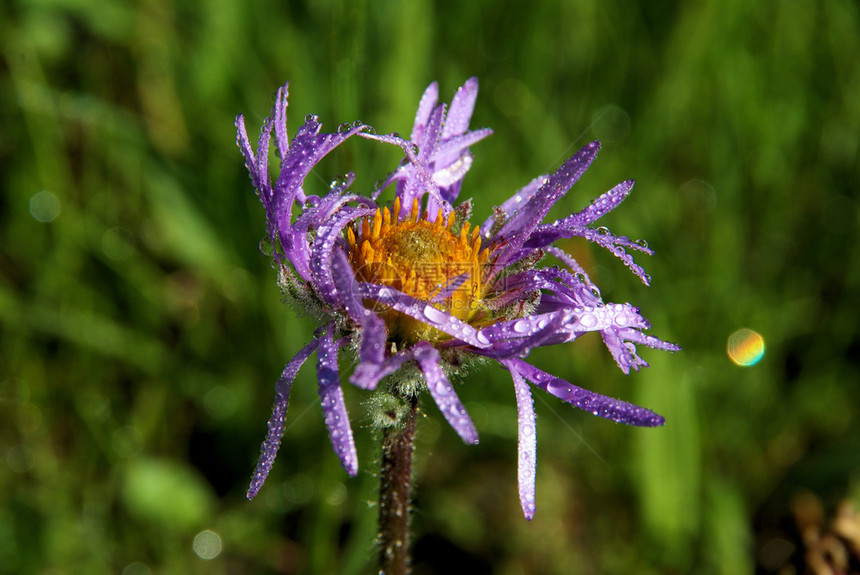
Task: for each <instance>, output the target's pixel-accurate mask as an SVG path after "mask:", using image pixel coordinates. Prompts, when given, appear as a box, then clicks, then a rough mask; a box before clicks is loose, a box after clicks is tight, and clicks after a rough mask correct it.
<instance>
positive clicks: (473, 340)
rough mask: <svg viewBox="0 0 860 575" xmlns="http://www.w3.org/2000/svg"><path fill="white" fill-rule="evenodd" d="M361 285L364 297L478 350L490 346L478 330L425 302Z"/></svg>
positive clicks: (393, 291) (369, 285)
mask: <svg viewBox="0 0 860 575" xmlns="http://www.w3.org/2000/svg"><path fill="white" fill-rule="evenodd" d="M359 285H360V289H361V295H362V297H365V298H368V299H372V300H375V301H378V302H379V303H383V304H385V305H387V306H389V307H391V308H393V309H395V310H397V311H399V312H402V313H405V314H406V315H408V316H410V317H414V318H415V319H417V320H419V321H422V322H424V323H426V324H427V325H430V326H433V327H435V328H436V329H438V330H439V331H441V332H443V333H447V334H448V335H450V336H451V337H453V338H456V339H459V340H460V341H462V342H464V343H467V344H469V345H472V346H475V347H477V348H486V347H489V346H490V342H489V341H488V340H487V339H486V338H484V337H483V336H482V335H481V334H480V333H479V331H478V330H477V329H475V328H474V327H472V326H471V325H469V324H467V323H465V322H463V321H462V320H460V319H458V318H457V317H455V316H453V315H451V314H450V313H448V312H445V311H442V310H440V309H438V308H436V307H433V306H432V305H431V304H429V303H427V302H425V301H421V300H419V299H416V298H414V297H412V296H410V295H407V294H405V293H403V292H402V291H400V290H397V289H394V288H392V287H389V286H383V285H376V284H370V283H364V282H362V283H360V284H359Z"/></svg>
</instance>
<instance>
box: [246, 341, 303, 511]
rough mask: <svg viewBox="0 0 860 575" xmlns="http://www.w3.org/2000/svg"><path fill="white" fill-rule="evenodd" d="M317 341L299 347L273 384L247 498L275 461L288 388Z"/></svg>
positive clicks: (260, 482)
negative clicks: (272, 400)
mask: <svg viewBox="0 0 860 575" xmlns="http://www.w3.org/2000/svg"><path fill="white" fill-rule="evenodd" d="M319 343H320V342H319V340H317V339H315V340H313V341H312V342H310V343H309V344H307V345H306V346H305V347H303V348H302V349H300V350H299V353H297V354H296V355H295V356H294V357H293V359H291V360H290V361H289V362H288V363H287V365H286V367H285V368H284V372H283V373H282V374H281V377H280V378H279V379H278V383H276V384H275V405H274V407H273V408H272V416H271V417H270V418H269V424H268V427H269V432H268V433H267V434H266V439H265V441H263V444H262V446H261V447H260V451H261V453H260V459H259V461H258V462H257V467H256V469H254V475H253V476H252V477H251V485H250V486H249V487H248V494H247V497H248V499H253V498H254V497H255V496H256V495H257V493H258V492H259V491H260V488H261V487H262V486H263V483H264V482H265V481H266V477H268V476H269V471H271V469H272V464H273V463H274V462H275V456H276V455H277V454H278V448H279V447H280V445H281V437H282V436H283V435H284V423H285V422H286V419H287V406H288V405H289V402H290V389H292V386H293V380H294V379H295V378H296V374H297V373H298V372H299V369H300V368H301V367H302V364H303V363H304V362H305V361H306V360H307V359H308V357H309V356H310V355H311V354H312V353H313V352H314V350H316V348H317V347H318V346H319Z"/></svg>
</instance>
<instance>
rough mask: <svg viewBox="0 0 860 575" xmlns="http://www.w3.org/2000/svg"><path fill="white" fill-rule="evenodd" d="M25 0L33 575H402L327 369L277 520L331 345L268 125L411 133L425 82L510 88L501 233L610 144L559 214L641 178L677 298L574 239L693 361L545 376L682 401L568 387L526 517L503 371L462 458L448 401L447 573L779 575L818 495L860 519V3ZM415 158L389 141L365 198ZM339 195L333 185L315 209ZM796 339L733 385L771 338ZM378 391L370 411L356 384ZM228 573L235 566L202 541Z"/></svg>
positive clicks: (443, 466)
mask: <svg viewBox="0 0 860 575" xmlns="http://www.w3.org/2000/svg"><path fill="white" fill-rule="evenodd" d="M524 6H525V5H523V4H520V3H514V2H507V3H498V2H489V1H483V2H451V1H443V2H429V1H427V0H415V1H412V2H400V3H372V2H368V1H367V0H357V1H353V2H345V1H343V0H325V1H321V2H306V3H303V2H295V1H291V2H283V1H274V0H261V1H259V2H238V1H235V0H214V1H212V2H208V3H201V2H192V1H190V0H183V1H179V2H166V1H164V0H142V1H141V2H136V3H126V2H116V1H115V2H96V1H93V0H72V1H66V0H63V1H60V0H35V1H24V0H10V1H6V2H3V3H2V4H0V46H2V58H0V114H2V116H0V124H2V128H0V174H2V175H0V178H2V193H0V233H2V238H0V242H2V245H0V326H2V331H0V366H2V367H0V572H3V573H50V574H63V573H123V574H124V575H135V574H137V575H143V574H147V573H165V574H170V573H177V574H179V573H182V574H185V573H215V574H217V573H231V574H232V573H237V574H238V573H344V574H359V573H371V572H373V563H374V561H373V554H374V551H373V537H374V529H375V513H376V510H375V508H374V505H373V503H372V502H373V501H374V498H375V488H376V487H375V464H376V452H375V447H374V445H375V443H374V438H373V437H372V432H371V431H370V430H369V429H368V428H367V427H366V426H367V421H366V420H365V419H364V418H363V417H362V415H361V414H362V407H361V402H362V401H363V399H364V394H363V393H362V392H360V391H359V390H356V389H352V388H348V389H346V393H347V401H348V405H349V406H350V410H351V413H352V414H353V419H354V426H355V431H356V436H357V441H358V444H359V456H360V459H361V471H360V473H359V476H358V477H357V478H355V479H352V478H349V477H348V476H347V475H346V474H345V472H343V471H342V470H341V469H340V468H339V466H338V464H337V460H336V458H335V457H334V455H333V454H332V453H331V451H330V448H329V444H328V440H327V438H326V434H325V428H324V425H323V422H322V418H321V417H320V408H319V406H318V399H317V397H316V391H315V382H314V373H313V371H314V370H313V369H312V368H306V369H305V370H304V371H303V372H302V373H301V374H300V377H299V379H298V381H297V384H296V386H295V387H294V391H293V397H292V401H291V408H290V412H289V429H288V430H287V433H286V435H285V437H284V442H283V445H282V449H281V454H280V457H279V459H278V461H277V462H276V464H275V468H274V471H273V474H272V476H271V477H270V479H269V481H268V483H267V484H266V486H265V487H264V489H263V492H262V493H261V495H260V497H259V498H258V499H256V500H255V501H254V502H251V503H249V502H247V501H246V500H245V499H244V491H245V488H246V486H247V482H248V479H249V476H250V472H251V470H252V469H253V465H254V463H255V461H256V457H257V453H258V446H259V443H260V441H261V440H262V438H263V435H264V432H265V421H266V419H267V417H268V413H269V408H270V406H271V401H272V398H273V384H274V381H275V379H276V377H277V375H278V374H279V373H280V370H281V368H282V365H283V363H284V362H285V361H286V360H287V359H288V358H289V357H291V356H292V354H294V353H295V352H296V351H297V350H298V349H299V348H300V346H301V345H303V343H304V342H305V341H306V340H308V338H309V337H310V336H311V332H312V326H311V325H310V324H309V323H307V322H306V321H305V320H304V319H302V318H300V317H297V315H296V314H295V313H294V312H293V311H292V310H290V309H288V308H286V307H284V306H282V305H281V304H280V301H279V297H280V296H279V293H278V291H277V288H276V286H275V283H274V274H273V272H272V271H271V269H270V268H269V262H268V261H267V259H266V257H264V256H263V255H262V254H261V253H260V252H259V251H258V247H257V242H258V240H259V239H260V238H262V237H263V234H264V214H263V210H262V208H261V207H260V206H259V204H258V202H257V200H256V198H255V197H254V194H253V190H252V187H251V185H250V183H249V181H248V179H247V175H246V173H245V170H244V167H243V165H242V159H241V156H240V154H239V152H238V150H237V149H236V148H235V134H234V128H233V118H234V116H235V115H236V114H237V113H240V112H242V113H244V114H245V116H246V118H247V120H248V123H249V126H250V127H251V128H249V129H251V130H252V129H254V128H253V126H257V125H259V123H260V122H261V120H262V118H263V117H264V116H266V115H267V114H268V113H269V108H270V106H271V104H272V94H273V93H274V91H275V90H276V88H277V87H278V86H280V85H282V83H283V82H284V81H285V80H290V82H291V84H290V88H291V101H290V112H291V114H292V116H291V118H292V119H291V122H290V126H291V128H292V129H295V127H296V126H298V125H299V124H300V121H301V120H300V119H301V118H302V117H303V116H304V115H305V114H307V113H310V112H313V113H317V114H319V115H320V117H321V119H322V120H323V122H324V123H326V125H327V127H328V128H329V129H333V128H334V127H335V126H336V125H337V124H339V123H340V122H347V121H353V120H356V119H360V120H363V121H365V122H367V123H370V124H372V125H374V126H375V127H376V128H377V129H378V130H379V131H381V132H383V131H384V132H389V131H400V132H402V133H408V132H409V130H410V129H411V124H412V118H413V114H414V110H415V106H416V105H417V101H418V98H419V97H420V95H421V93H422V91H423V89H424V88H425V87H426V85H427V84H428V83H429V82H430V81H432V80H438V81H439V82H440V87H441V91H442V94H443V97H444V98H445V99H446V100H448V99H450V96H451V95H452V94H453V92H454V90H455V89H456V88H457V87H458V86H459V85H461V84H462V82H463V81H464V80H465V79H466V78H468V77H469V76H471V75H477V76H478V77H479V78H480V82H481V93H480V95H479V98H478V103H477V107H476V112H475V116H474V119H473V124H472V125H473V126H490V127H492V128H494V129H495V135H494V136H493V137H492V138H490V139H489V140H487V141H485V142H482V143H480V144H479V145H477V146H476V147H475V148H473V151H474V152H475V154H476V162H475V165H474V168H473V170H472V173H470V174H469V176H468V177H467V179H466V182H465V186H464V191H463V194H464V197H469V196H472V197H474V198H475V202H476V206H477V207H476V216H477V218H478V219H482V218H483V217H486V215H488V214H489V213H490V210H491V206H492V205H494V204H498V203H500V202H501V201H503V200H504V199H505V198H506V197H508V196H509V195H510V194H512V193H513V191H514V190H515V189H516V188H517V187H518V186H520V185H523V184H525V183H526V182H528V181H529V180H530V179H531V178H532V177H534V176H536V175H537V174H539V173H545V172H547V171H551V170H553V169H554V168H555V167H556V166H557V165H559V164H560V163H561V162H562V161H563V160H564V159H565V158H566V157H567V156H568V155H570V154H571V153H572V152H573V151H575V149H577V148H578V147H579V146H580V145H582V144H584V143H585V142H586V141H588V140H590V139H592V138H595V137H599V138H601V139H602V140H603V142H604V150H603V151H602V153H601V155H600V158H599V159H598V161H597V162H596V163H595V164H594V166H593V167H592V168H591V169H590V171H589V173H588V174H586V176H585V177H584V178H583V180H582V181H581V182H580V183H578V184H577V185H576V186H575V187H574V189H573V191H572V192H571V193H569V194H568V196H566V197H565V198H564V199H563V200H562V202H560V205H559V206H558V207H556V208H555V210H554V211H553V214H552V215H560V214H562V213H565V212H570V211H571V210H574V209H578V208H580V207H582V206H583V205H585V204H586V203H587V202H588V201H589V200H590V199H591V198H593V197H595V196H597V195H598V194H599V193H601V192H603V191H604V190H606V189H608V188H609V187H611V186H612V185H614V184H615V183H617V182H618V181H620V180H622V179H625V178H629V177H634V178H636V180H637V186H636V188H635V190H634V193H633V195H632V196H631V198H630V199H629V200H628V201H627V202H626V203H625V205H624V206H622V207H621V208H620V209H619V210H617V211H616V212H614V213H613V214H611V215H610V216H609V217H608V218H607V220H606V222H604V224H605V225H607V226H610V227H611V229H612V230H613V231H615V232H617V233H623V234H626V235H629V236H630V237H643V238H647V239H648V241H649V244H650V245H651V247H653V248H655V249H656V251H657V255H656V256H654V257H653V258H648V259H642V258H640V260H639V261H640V262H641V263H643V264H644V265H645V267H646V268H647V269H648V271H649V272H650V273H651V274H652V275H653V277H654V282H653V287H651V288H650V289H645V288H644V287H643V286H642V285H641V284H639V283H638V282H637V280H636V279H635V277H633V276H632V275H631V274H629V273H628V272H627V271H626V270H625V269H624V267H623V266H622V265H621V264H620V263H619V262H617V261H616V260H614V259H613V258H612V257H611V256H609V255H608V254H606V253H601V252H599V251H597V250H594V249H592V248H591V247H590V246H587V245H582V244H580V243H576V242H572V243H570V244H569V245H567V246H566V247H567V248H569V249H571V250H572V251H574V253H575V254H576V255H577V257H578V258H580V259H581V260H582V261H583V262H584V264H585V265H586V266H587V267H588V269H589V270H591V272H592V274H593V275H592V277H593V278H594V279H596V281H597V282H598V283H599V284H600V285H601V287H602V290H603V294H604V296H606V297H607V299H609V300H614V301H628V300H629V301H632V302H634V303H635V304H636V305H639V306H641V308H642V311H643V313H644V314H645V316H646V317H648V318H649V319H650V320H651V321H652V323H653V324H654V326H655V327H654V328H653V332H654V333H655V334H656V335H659V336H661V337H665V338H667V339H670V340H673V341H677V342H679V343H680V344H681V345H682V346H684V348H685V351H683V352H682V353H679V354H674V355H668V354H658V353H656V352H648V351H645V352H644V354H645V356H646V358H647V359H648V360H649V361H651V362H652V367H651V368H650V369H647V370H644V371H643V372H640V373H638V374H634V375H631V376H630V377H624V376H623V375H622V374H621V373H620V372H619V371H618V370H617V369H616V368H615V367H614V365H613V362H612V360H611V358H610V357H609V356H608V354H607V353H606V352H605V350H603V349H602V346H601V344H600V343H599V341H598V340H596V339H588V338H586V339H584V340H583V341H581V342H577V343H576V344H575V345H569V346H563V347H559V348H554V349H544V350H539V351H538V352H535V353H534V354H533V355H532V358H531V359H532V360H533V361H534V363H536V364H537V365H539V366H541V367H542V368H544V369H547V370H549V371H552V372H554V373H556V374H558V375H559V376H562V377H565V378H567V379H569V380H570V381H572V382H574V383H576V384H579V385H583V386H585V387H589V388H591V389H595V390H597V391H600V392H602V393H607V394H610V395H613V396H616V397H623V398H626V399H629V400H631V401H635V402H638V403H641V404H643V405H646V406H648V407H651V408H653V409H654V410H656V411H658V412H660V413H662V414H663V415H665V416H666V417H667V419H668V424H667V425H666V427H665V428H661V429H656V430H648V429H645V430H643V429H633V428H628V427H623V426H618V425H614V424H611V423H609V422H606V421H603V420H599V419H597V418H593V417H591V416H589V415H588V414H585V413H582V412H578V411H576V410H572V409H571V408H569V407H567V406H565V405H563V404H561V403H560V402H558V401H556V400H555V399H553V398H551V397H549V396H546V395H544V394H541V393H540V392H538V393H536V394H535V397H536V404H537V409H538V415H539V419H540V422H539V432H538V434H539V451H540V456H539V458H538V484H537V489H538V493H537V496H538V512H537V516H536V518H535V520H534V521H533V522H531V523H529V522H526V521H525V520H524V519H523V518H522V516H521V512H520V509H519V505H518V499H517V497H516V412H515V402H514V394H513V390H512V386H511V384H510V382H509V380H508V378H507V376H506V372H504V370H501V369H498V368H490V367H487V368H482V369H480V370H476V373H474V374H473V375H472V376H471V377H469V378H466V380H465V381H464V383H463V384H462V385H461V386H460V387H459V388H458V389H459V393H460V394H461V397H462V398H463V400H464V401H465V402H466V404H467V408H468V409H469V410H470V413H471V414H472V416H473V419H474V420H475V422H476V424H477V425H478V428H479V431H480V433H481V439H482V442H481V444H480V445H479V446H477V447H475V446H465V445H462V444H461V442H460V441H459V439H458V438H457V437H456V435H455V434H454V433H453V432H452V431H451V430H450V429H449V428H448V427H447V426H446V425H445V424H444V421H443V420H442V418H441V417H440V416H439V414H438V412H437V411H436V410H435V407H434V406H432V405H431V404H430V402H426V405H425V407H426V410H425V414H426V417H425V418H423V420H422V421H421V422H420V427H419V439H418V447H417V449H418V461H417V475H418V490H417V499H416V509H417V510H416V514H415V528H416V531H417V540H416V543H415V560H416V574H419V573H434V572H440V573H441V572H448V571H451V570H454V569H459V570H460V571H464V572H470V573H499V574H504V575H520V574H526V573H527V574H530V575H532V574H540V573H547V574H551V573H559V574H560V573H573V572H575V573H584V574H592V573H637V574H650V573H654V574H656V573H667V574H675V573H693V572H695V573H706V574H707V573H712V574H727V575H728V574H743V573H753V572H756V571H757V572H760V573H770V572H776V571H777V568H778V566H779V565H780V564H781V563H785V562H789V563H791V562H793V563H794V564H795V566H799V565H800V563H798V561H800V560H802V550H801V549H799V548H798V547H797V546H796V545H795V546H794V547H792V545H791V544H786V545H781V546H780V545H769V543H771V542H773V541H775V540H776V541H783V540H785V541H787V542H790V541H791V537H790V535H784V534H785V533H789V534H790V532H791V517H790V512H789V509H790V502H791V499H792V497H793V496H794V495H795V494H796V493H798V492H799V491H801V490H804V489H809V490H812V491H813V492H815V493H817V494H819V496H821V497H822V499H823V500H824V502H825V504H826V505H828V506H829V505H832V504H833V503H834V502H835V501H836V500H837V499H838V498H841V497H844V496H850V495H852V494H853V495H855V496H857V495H858V494H860V466H858V459H857V456H858V453H860V421H858V417H857V408H856V406H857V405H858V401H860V391H858V386H857V382H858V375H860V373H858V371H860V363H858V359H857V358H858V356H860V353H858V351H860V345H858V343H860V342H858V336H857V329H856V323H857V319H858V317H860V315H858V314H860V310H859V309H858V303H860V301H858V283H860V250H858V237H857V222H858V203H857V201H858V198H857V193H856V190H857V182H858V140H860V97H859V96H858V95H860V67H858V65H857V56H858V54H860V13H858V6H857V4H856V3H855V2H852V1H851V0H830V1H823V2H807V3H803V2H794V1H789V0H785V1H782V2H775V1H770V2H758V3H749V2H742V1H740V0H728V1H716V0H706V1H703V2H696V3H680V2H648V3H641V4H639V5H634V4H630V3H626V2H618V1H609V2H599V1H597V0H584V1H578V2H549V1H545V2H535V3H532V4H530V5H529V7H528V8H527V9H526V8H525V7H524ZM397 161H398V156H397V154H396V150H383V149H380V147H379V146H373V145H372V144H369V143H367V142H360V141H356V142H353V143H350V144H349V145H348V146H345V147H344V149H343V151H341V152H339V153H337V154H336V155H335V156H334V157H332V158H331V159H327V160H326V161H325V162H324V163H323V164H322V165H321V166H320V170H319V171H318V172H317V173H319V174H320V176H319V177H318V178H317V179H316V180H314V181H313V182H310V183H309V186H310V187H311V188H313V186H319V189H320V190H322V189H323V188H324V187H325V186H326V185H327V181H328V179H330V178H332V177H334V176H335V175H336V174H339V173H343V172H345V171H347V170H350V169H352V170H355V171H356V172H357V175H358V180H357V184H356V188H355V189H357V190H362V189H364V190H366V189H369V187H370V186H371V185H372V183H373V181H374V180H375V179H376V178H378V177H381V176H382V175H384V174H385V173H386V172H387V171H388V170H389V169H391V168H392V167H393V166H394V165H395V163H396V162H397ZM311 191H312V190H311ZM740 328H750V329H753V330H755V331H757V332H759V333H760V334H762V336H763V337H764V340H765V344H766V353H765V355H764V357H763V359H762V360H761V361H760V362H759V363H757V364H756V365H754V366H751V367H738V366H736V365H734V364H733V363H731V362H730V361H729V359H728V358H727V355H726V352H725V346H726V340H727V338H728V337H729V335H730V334H731V333H732V332H734V331H735V330H737V329H740ZM347 387H349V386H347ZM204 530H211V531H213V532H215V533H217V534H218V535H219V536H220V537H221V542H222V546H223V550H222V552H221V553H220V554H219V555H218V556H217V557H216V558H214V559H211V560H204V559H201V558H200V557H198V555H197V554H195V552H194V548H193V545H194V540H195V535H196V534H198V533H200V532H201V531H204Z"/></svg>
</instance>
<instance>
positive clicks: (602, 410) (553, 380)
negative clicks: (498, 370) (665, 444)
mask: <svg viewBox="0 0 860 575" xmlns="http://www.w3.org/2000/svg"><path fill="white" fill-rule="evenodd" d="M508 366H509V369H511V370H512V371H514V370H515V371H517V372H518V373H519V374H520V375H522V376H523V377H524V378H526V379H527V380H529V381H530V382H532V383H533V384H534V385H536V386H538V387H540V388H541V389H543V390H545V391H547V392H549V393H551V394H552V395H554V396H556V397H558V398H559V399H561V400H563V401H566V402H567V403H569V404H571V405H573V406H574V407H578V408H579V409H582V410H585V411H588V412H590V413H591V414H593V415H596V416H598V417H603V418H604V419H611V420H612V421H615V422H617V423H625V424H627V425H638V426H641V427H657V426H659V425H663V424H664V423H666V420H665V419H663V417H661V416H659V415H657V414H656V413H654V412H653V411H651V410H648V409H645V408H644V407H639V406H637V405H633V404H632V403H627V402H625V401H621V400H619V399H613V398H611V397H607V396H605V395H601V394H599V393H595V392H593V391H589V390H587V389H583V388H581V387H577V386H575V385H573V384H572V383H569V382H567V381H565V380H563V379H560V378H557V377H555V376H553V375H550V374H548V373H546V372H544V371H541V370H540V369H538V368H536V367H535V366H533V365H530V364H528V363H526V362H525V361H523V360H521V359H511V360H509V362H508Z"/></svg>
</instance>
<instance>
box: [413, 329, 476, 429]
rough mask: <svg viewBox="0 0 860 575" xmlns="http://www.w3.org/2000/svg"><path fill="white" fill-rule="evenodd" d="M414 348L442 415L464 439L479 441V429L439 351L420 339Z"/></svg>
mask: <svg viewBox="0 0 860 575" xmlns="http://www.w3.org/2000/svg"><path fill="white" fill-rule="evenodd" d="M413 350H414V351H413V353H414V354H415V360H416V361H417V362H418V367H420V368H421V371H422V373H424V379H425V380H426V381H427V389H428V390H429V391H430V395H432V396H433V400H434V401H435V402H436V405H438V406H439V410H440V411H441V412H442V415H444V416H445V419H446V420H448V423H449V424H451V427H453V428H454V431H456V432H457V435H459V436H460V437H461V438H462V439H463V441H465V442H466V443H478V431H477V430H476V429H475V425H474V424H473V423H472V420H471V419H469V414H467V413H466V408H465V407H463V404H462V403H461V402H460V398H459V397H457V394H456V392H455V391H454V388H453V387H452V386H451V383H450V382H449V381H448V378H447V377H445V373H444V372H443V371H442V368H441V367H439V352H438V351H437V350H436V348H434V347H433V346H432V345H430V344H429V343H427V342H426V341H419V342H418V343H417V344H415V346H414V348H413Z"/></svg>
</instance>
